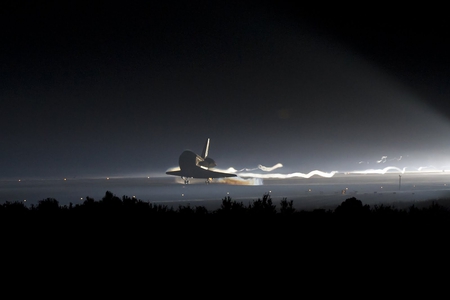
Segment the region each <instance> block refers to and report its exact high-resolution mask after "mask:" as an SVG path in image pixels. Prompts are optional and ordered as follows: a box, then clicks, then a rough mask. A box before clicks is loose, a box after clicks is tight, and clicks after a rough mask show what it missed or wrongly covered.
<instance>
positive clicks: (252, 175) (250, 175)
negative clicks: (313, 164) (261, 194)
mask: <svg viewBox="0 0 450 300" xmlns="http://www.w3.org/2000/svg"><path fill="white" fill-rule="evenodd" d="M336 173H338V172H337V171H332V172H322V171H319V170H314V171H311V172H309V173H308V174H304V173H300V172H295V173H289V174H280V173H274V174H258V173H237V174H236V175H237V176H239V177H244V178H245V177H247V178H263V179H270V178H273V179H286V178H296V177H297V178H310V177H311V176H314V175H318V176H321V177H326V178H331V177H333V176H334V174H336Z"/></svg>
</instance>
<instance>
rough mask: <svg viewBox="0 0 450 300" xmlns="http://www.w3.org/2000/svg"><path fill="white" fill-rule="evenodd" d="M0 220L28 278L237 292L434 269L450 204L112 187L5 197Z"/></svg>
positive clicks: (64, 286) (8, 259)
mask: <svg viewBox="0 0 450 300" xmlns="http://www.w3.org/2000/svg"><path fill="white" fill-rule="evenodd" d="M0 226H1V239H0V241H1V244H2V248H1V249H2V258H3V260H2V272H3V274H7V276H8V278H9V279H12V281H14V282H16V283H17V282H18V281H17V280H18V279H17V278H22V280H23V281H24V282H27V285H26V286H28V287H29V286H30V284H32V283H34V282H40V288H45V291H46V293H48V292H49V291H57V290H58V289H59V288H61V290H62V293H63V294H66V293H67V292H68V291H69V292H71V293H73V292H76V291H79V290H80V289H85V288H86V287H89V286H94V287H95V288H96V289H97V290H100V291H101V294H102V295H104V293H108V294H111V293H112V294H115V293H116V291H117V289H120V287H125V286H127V289H126V295H129V293H130V292H132V291H137V290H139V291H143V292H144V293H149V289H150V290H151V291H153V292H155V291H160V290H161V289H164V291H165V293H170V294H172V293H173V292H176V291H178V292H181V291H180V290H179V289H180V288H181V287H183V286H184V288H187V289H188V291H187V292H186V291H184V290H183V291H182V294H186V293H195V294H196V295H198V293H201V291H202V290H203V289H208V290H209V291H214V294H217V293H221V294H222V293H226V292H227V291H229V292H231V291H233V294H234V293H240V292H241V291H242V287H243V286H245V287H246V289H247V290H249V291H250V292H251V293H252V294H254V293H263V294H266V293H269V292H271V293H275V294H276V295H279V293H283V292H288V291H291V290H292V288H294V289H298V288H302V287H303V288H305V289H308V287H307V286H305V284H306V282H307V281H305V280H308V282H315V283H316V284H318V283H321V284H326V285H327V286H328V284H332V283H333V282H334V283H336V282H347V283H348V284H349V286H347V287H346V289H347V288H348V287H352V286H355V284H357V282H358V285H359V284H360V283H361V282H364V281H365V282H366V283H367V281H368V280H373V279H374V278H373V277H376V278H381V277H382V281H383V284H382V285H384V286H390V284H389V282H400V280H403V279H404V278H405V277H404V276H405V273H406V275H411V276H412V275H414V274H415V275H414V276H418V274H422V275H421V276H426V277H427V278H431V277H432V276H436V277H439V276H441V275H438V274H442V270H445V269H446V261H447V258H448V248H449V246H448V236H449V229H450V211H449V209H448V208H446V207H445V206H442V205H439V204H437V203H436V202H431V203H430V205H428V206H424V207H421V208H418V207H416V206H410V207H408V208H405V209H403V208H402V209H399V208H395V207H392V206H385V205H380V206H378V205H374V206H369V205H367V204H364V203H363V202H362V201H360V200H358V199H357V198H355V197H350V198H348V199H346V200H344V201H343V202H342V203H341V204H340V205H339V206H337V207H336V208H335V209H329V210H327V209H315V210H308V211H307V210H297V209H295V208H294V207H293V205H292V200H291V201H288V200H286V201H281V202H280V203H279V205H275V204H274V203H273V202H272V199H271V197H270V195H269V194H266V195H264V196H263V197H261V198H260V199H258V200H255V201H253V202H252V203H250V204H248V205H247V204H243V203H242V202H240V201H234V200H233V199H232V198H224V199H222V201H221V205H220V208H218V209H217V210H214V211H210V210H207V209H205V208H204V207H202V206H187V205H186V206H179V207H178V208H176V209H172V208H169V207H167V206H164V205H155V204H151V203H148V202H143V201H141V200H138V199H135V198H132V197H126V196H124V197H122V198H118V197H116V196H114V195H113V194H112V193H110V192H107V193H105V196H104V197H103V198H102V199H101V200H99V201H95V200H93V199H90V198H88V199H86V200H85V201H84V202H83V203H82V204H78V205H75V206H66V205H64V206H61V205H59V203H58V201H56V200H55V199H51V198H48V199H44V200H42V201H40V202H39V203H38V205H36V206H33V207H31V208H28V207H26V206H24V205H23V203H21V202H18V203H12V202H9V203H6V204H3V205H2V206H0ZM380 276H381V277H380ZM400 277H401V278H400ZM402 278H403V279H402ZM355 280H356V281H355ZM422 280H423V279H421V281H422ZM349 281H351V283H349ZM275 282H278V284H275ZM280 282H281V283H280ZM370 282H373V281H370ZM3 283H4V285H6V283H5V282H3ZM286 284H288V286H286ZM21 286H22V285H21ZM163 287H164V288H163ZM167 287H169V289H168V290H167ZM177 288H178V289H177ZM104 289H106V290H104ZM172 289H175V290H174V291H172ZM58 291H59V290H58ZM189 291H190V292H189ZM89 293H91V292H90V289H89ZM210 293H211V292H208V293H207V294H208V295H210ZM346 293H347V292H346ZM58 295H60V293H59V292H58Z"/></svg>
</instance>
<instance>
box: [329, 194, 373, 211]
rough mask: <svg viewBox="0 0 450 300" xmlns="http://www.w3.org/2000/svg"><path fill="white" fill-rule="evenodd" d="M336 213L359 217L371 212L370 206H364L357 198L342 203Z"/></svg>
mask: <svg viewBox="0 0 450 300" xmlns="http://www.w3.org/2000/svg"><path fill="white" fill-rule="evenodd" d="M335 212H336V213H338V214H352V215H359V214H364V213H369V212H370V206H369V205H363V204H362V202H361V200H358V199H356V198H355V197H352V198H348V199H346V200H345V201H344V202H342V203H341V204H340V205H339V206H338V207H336V209H335Z"/></svg>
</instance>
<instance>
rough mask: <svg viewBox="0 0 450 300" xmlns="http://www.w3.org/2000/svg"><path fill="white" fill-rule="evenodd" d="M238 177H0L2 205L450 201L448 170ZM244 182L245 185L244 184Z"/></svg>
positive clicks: (305, 205)
mask: <svg viewBox="0 0 450 300" xmlns="http://www.w3.org/2000/svg"><path fill="white" fill-rule="evenodd" d="M256 183H257V184H255V181H251V180H242V182H240V184H227V183H223V182H221V181H213V182H212V183H210V184H205V182H204V180H192V181H191V183H190V184H188V185H185V184H183V183H179V181H177V178H176V177H171V176H166V177H150V178H148V177H138V178H136V177H130V178H128V177H120V178H84V179H83V178H79V179H52V180H20V181H18V180H15V181H12V180H3V181H0V203H5V202H6V201H10V202H14V201H19V202H20V201H23V202H24V203H25V204H26V205H27V206H31V205H37V203H38V201H39V200H42V199H46V198H54V199H56V200H58V201H59V203H60V205H69V203H72V204H73V205H75V204H81V203H83V201H84V200H85V199H86V197H87V196H89V197H91V198H94V200H97V201H98V200H101V198H102V197H103V196H104V195H105V192H106V191H111V192H112V193H113V194H115V195H116V196H118V197H120V198H122V196H124V195H125V196H129V197H135V198H137V199H140V200H142V201H145V202H150V203H154V204H162V205H167V206H168V207H173V208H174V209H176V208H178V207H179V205H190V206H205V207H206V208H207V209H208V210H215V209H217V208H219V207H220V205H221V200H222V199H223V198H225V197H228V196H229V197H231V199H232V200H235V201H239V202H243V203H244V204H248V203H251V202H252V201H254V200H257V199H260V198H262V197H263V195H264V194H266V193H270V195H271V198H272V200H273V202H274V204H276V205H277V204H278V203H279V201H280V200H282V199H286V200H288V201H290V200H293V203H294V207H295V208H296V209H299V210H301V209H304V210H311V209H317V208H325V209H327V208H330V209H332V208H334V207H336V206H337V205H339V204H340V203H342V202H343V201H344V200H345V199H348V198H350V197H356V198H357V199H359V200H361V201H362V202H363V204H368V205H371V206H372V205H380V204H387V205H394V206H395V207H401V206H409V205H412V204H415V205H420V203H423V202H424V201H426V200H441V201H442V200H443V199H450V173H446V172H410V173H407V172H405V173H403V174H400V173H395V172H393V173H386V174H382V175H381V174H367V175H361V174H345V173H338V174H335V175H334V176H333V177H331V178H324V177H320V176H313V177H311V178H291V179H264V180H259V181H257V182H256ZM246 184H248V185H246Z"/></svg>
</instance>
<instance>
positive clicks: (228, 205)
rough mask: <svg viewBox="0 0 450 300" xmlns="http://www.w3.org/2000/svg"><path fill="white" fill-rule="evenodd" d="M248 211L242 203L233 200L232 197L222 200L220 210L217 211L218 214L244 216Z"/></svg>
mask: <svg viewBox="0 0 450 300" xmlns="http://www.w3.org/2000/svg"><path fill="white" fill-rule="evenodd" d="M246 211H247V209H246V208H245V206H244V204H243V203H242V202H236V201H234V200H231V197H230V196H227V197H225V198H223V199H222V204H221V205H220V208H219V209H217V210H216V213H218V214H243V213H245V212H246Z"/></svg>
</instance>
